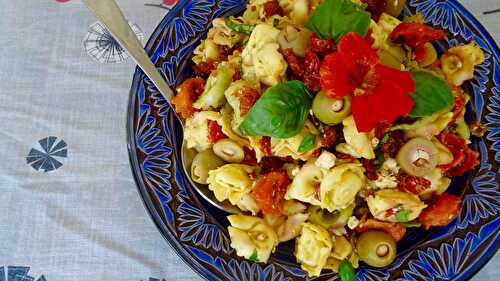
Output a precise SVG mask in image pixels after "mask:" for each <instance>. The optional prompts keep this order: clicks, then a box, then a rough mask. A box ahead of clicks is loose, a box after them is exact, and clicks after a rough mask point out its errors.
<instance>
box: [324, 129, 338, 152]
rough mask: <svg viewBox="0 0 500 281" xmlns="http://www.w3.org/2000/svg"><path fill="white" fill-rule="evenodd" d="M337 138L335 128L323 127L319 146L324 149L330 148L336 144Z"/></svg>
mask: <svg viewBox="0 0 500 281" xmlns="http://www.w3.org/2000/svg"><path fill="white" fill-rule="evenodd" d="M338 137H339V133H338V132H337V129H336V128H335V127H333V126H325V128H324V133H323V138H322V139H321V146H322V147H326V148H329V147H332V146H333V145H335V144H336V143H337V140H338Z"/></svg>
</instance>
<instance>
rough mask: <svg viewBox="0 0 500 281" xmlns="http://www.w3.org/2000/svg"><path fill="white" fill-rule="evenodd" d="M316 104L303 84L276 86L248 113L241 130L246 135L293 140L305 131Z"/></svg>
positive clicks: (289, 82)
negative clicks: (312, 106)
mask: <svg viewBox="0 0 500 281" xmlns="http://www.w3.org/2000/svg"><path fill="white" fill-rule="evenodd" d="M312 101H313V96H312V95H311V94H310V93H309V92H308V91H307V90H306V88H305V86H304V83H302V82H301V81H297V80H293V81H288V82H285V83H282V84H278V85H276V86H273V87H271V88H269V89H268V90H267V91H266V92H265V93H264V94H263V95H262V97H261V98H260V99H259V100H257V102H256V103H255V105H254V106H253V107H252V108H251V109H250V111H249V112H248V113H247V115H246V116H245V119H244V120H243V122H242V123H241V125H240V127H239V128H240V131H241V133H242V134H243V135H246V136H269V137H275V138H280V139H286V138H290V137H293V136H295V135H297V134H298V133H299V132H300V131H301V130H302V128H304V124H305V123H306V120H307V116H308V115H309V110H310V109H311V105H312Z"/></svg>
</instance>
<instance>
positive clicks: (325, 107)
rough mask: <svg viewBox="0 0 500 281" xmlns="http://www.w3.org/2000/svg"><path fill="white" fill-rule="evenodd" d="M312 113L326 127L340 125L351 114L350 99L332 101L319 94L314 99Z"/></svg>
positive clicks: (321, 93)
mask: <svg viewBox="0 0 500 281" xmlns="http://www.w3.org/2000/svg"><path fill="white" fill-rule="evenodd" d="M312 111H313V113H314V116H316V117H317V118H318V119H319V121H321V122H323V123H325V124H327V125H337V124H340V123H342V120H344V119H345V118H346V117H347V116H349V115H350V114H351V97H350V96H348V97H344V98H343V99H332V98H329V97H327V96H326V95H325V94H323V92H319V93H318V94H317V95H316V97H315V98H314V101H313V105H312Z"/></svg>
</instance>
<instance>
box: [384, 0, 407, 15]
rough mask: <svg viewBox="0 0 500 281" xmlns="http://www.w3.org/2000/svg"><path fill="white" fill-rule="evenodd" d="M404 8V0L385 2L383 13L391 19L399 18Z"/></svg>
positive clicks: (387, 0) (388, 0)
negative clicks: (391, 17)
mask: <svg viewBox="0 0 500 281" xmlns="http://www.w3.org/2000/svg"><path fill="white" fill-rule="evenodd" d="M405 6H406V0H386V1H385V12H386V13H388V14H389V15H391V16H393V17H399V15H401V12H402V11H403V9H404V7H405Z"/></svg>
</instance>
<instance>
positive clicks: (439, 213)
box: [418, 192, 460, 229]
mask: <svg viewBox="0 0 500 281" xmlns="http://www.w3.org/2000/svg"><path fill="white" fill-rule="evenodd" d="M458 213H460V197H458V196H456V195H451V194H448V193H446V192H445V193H443V194H441V195H440V196H439V197H438V198H437V200H436V202H435V203H434V204H432V205H431V206H430V207H427V208H426V209H424V210H423V211H422V213H420V216H419V217H418V220H419V221H420V223H421V224H422V225H423V226H424V228H425V229H429V228H431V227H433V226H447V225H448V224H449V223H450V222H452V221H453V220H454V219H455V218H456V217H457V216H458Z"/></svg>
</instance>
